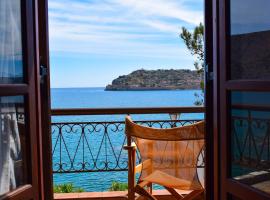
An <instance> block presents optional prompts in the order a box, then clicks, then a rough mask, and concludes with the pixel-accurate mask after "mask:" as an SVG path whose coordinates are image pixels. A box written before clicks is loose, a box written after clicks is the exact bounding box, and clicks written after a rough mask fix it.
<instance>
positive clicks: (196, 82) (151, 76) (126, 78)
mask: <svg viewBox="0 0 270 200" xmlns="http://www.w3.org/2000/svg"><path fill="white" fill-rule="evenodd" d="M200 81H201V78H200V75H199V74H198V73H197V72H196V71H191V70H185V69H181V70H173V69H171V70H162V69H159V70H144V69H141V70H137V71H134V72H132V73H130V74H128V75H123V76H119V77H118V78H116V79H114V80H113V81H112V84H110V85H107V86H106V89H105V90H111V91H114V90H115V91H117V90H183V89H200Z"/></svg>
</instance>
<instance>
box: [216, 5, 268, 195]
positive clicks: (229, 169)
mask: <svg viewBox="0 0 270 200" xmlns="http://www.w3.org/2000/svg"><path fill="white" fill-rule="evenodd" d="M216 2H218V3H219V5H218V6H217V12H216V13H217V15H216V16H217V18H218V19H219V20H218V21H217V23H216V27H217V31H218V33H219V34H218V37H217V39H216V44H215V48H216V49H215V51H216V52H218V53H217V54H216V56H215V58H216V60H218V62H216V68H215V74H216V76H215V78H216V79H217V80H216V81H215V88H216V89H217V90H216V91H217V93H216V96H215V99H216V103H217V105H216V107H215V109H214V111H215V113H216V116H217V120H216V122H217V124H215V125H216V126H215V127H218V132H217V133H218V137H219V140H218V142H219V150H220V151H219V155H218V157H217V160H218V162H219V163H218V164H219V169H218V171H219V180H218V186H217V188H218V189H219V192H220V193H219V197H218V199H221V200H233V199H237V200H255V199H256V200H261V199H270V171H269V169H270V53H269V52H270V20H269V19H270V12H269V10H270V1H268V0H258V1H254V0H220V1H216ZM216 191H217V190H215V192H216Z"/></svg>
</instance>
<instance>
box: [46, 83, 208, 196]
mask: <svg viewBox="0 0 270 200" xmlns="http://www.w3.org/2000/svg"><path fill="white" fill-rule="evenodd" d="M195 93H200V91H199V90H170V91H166V90H163V91H104V88H65V89H62V88H61V89H52V90H51V96H52V108H124V107H172V106H194V101H195V100H196V98H195V96H194V94H195ZM203 117H204V116H203V114H183V115H181V116H180V118H181V119H203ZM132 118H133V119H135V120H157V119H160V120H168V119H170V117H169V115H168V114H155V115H133V116H132ZM119 120H120V121H123V120H124V115H104V116H71V117H53V118H52V121H53V122H64V121H70V122H73V121H74V122H75V121H81V122H82V121H119ZM52 140H53V141H52V142H53V145H54V144H55V142H56V137H54V136H53V137H52ZM119 140H120V139H119ZM121 140H122V139H121ZM76 141H77V139H76ZM76 141H74V138H73V137H69V138H67V139H66V142H67V143H70V144H72V143H74V145H75V144H76ZM114 144H118V145H120V144H121V142H120V141H117V138H114ZM90 145H93V148H94V149H97V148H98V147H99V143H98V142H96V141H90ZM116 148H118V146H117V147H116ZM64 153H65V152H64ZM79 153H80V152H79ZM58 154H59V149H56V150H55V156H54V157H53V160H54V161H57V160H59V157H57V155H58ZM77 156H78V157H79V156H80V155H77ZM63 162H64V161H63ZM112 181H118V182H127V172H99V173H76V174H75V173H70V174H54V184H63V183H73V184H74V186H76V187H80V188H83V189H84V190H85V191H106V190H108V188H109V187H110V185H111V183H112Z"/></svg>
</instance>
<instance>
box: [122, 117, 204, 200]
mask: <svg viewBox="0 0 270 200" xmlns="http://www.w3.org/2000/svg"><path fill="white" fill-rule="evenodd" d="M126 135H127V146H126V149H128V156H129V191H128V192H129V194H128V197H129V199H135V193H138V194H140V195H142V196H145V197H147V198H148V199H156V198H155V197H154V196H153V195H152V194H151V193H152V188H151V187H152V184H153V183H154V184H159V185H161V186H163V187H165V188H166V189H167V190H168V191H169V192H170V193H171V194H172V195H174V196H175V197H176V198H177V199H182V200H185V199H189V200H191V199H194V198H195V197H197V196H198V195H200V194H202V193H203V192H204V189H203V186H202V185H201V182H200V180H199V177H198V173H197V171H198V170H197V165H198V158H199V154H200V152H201V151H202V148H203V147H204V138H205V134H204V122H203V121H202V122H198V123H195V124H192V125H187V126H182V127H176V128H171V129H156V128H150V127H145V126H141V125H138V124H136V123H134V122H133V121H132V120H131V118H130V117H126ZM133 141H134V142H133ZM136 149H138V151H139V153H140V156H141V164H139V165H138V166H135V165H136V162H135V157H136V156H135V152H136ZM137 172H139V173H140V177H139V180H138V183H137V184H136V185H135V173H137ZM146 187H147V188H146ZM175 189H179V190H189V191H192V192H190V193H189V194H188V195H186V196H182V195H180V194H178V193H177V192H176V190H175Z"/></svg>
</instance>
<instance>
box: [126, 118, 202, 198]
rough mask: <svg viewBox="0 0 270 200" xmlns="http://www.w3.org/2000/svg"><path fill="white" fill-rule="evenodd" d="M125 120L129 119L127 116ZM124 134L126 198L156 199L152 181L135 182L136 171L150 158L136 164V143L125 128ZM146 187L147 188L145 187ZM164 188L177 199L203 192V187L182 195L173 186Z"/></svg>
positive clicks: (197, 195)
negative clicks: (125, 137) (126, 171)
mask: <svg viewBox="0 0 270 200" xmlns="http://www.w3.org/2000/svg"><path fill="white" fill-rule="evenodd" d="M126 120H131V119H130V117H129V116H128V117H127V119H126ZM126 136H127V145H126V146H125V147H124V149H125V150H127V151H128V199H129V200H135V199H136V200H138V199H141V197H146V198H147V199H150V200H158V199H157V198H156V197H155V196H154V195H153V194H152V191H153V189H152V183H151V182H148V181H141V182H139V183H138V184H136V183H135V182H136V176H135V175H136V173H140V172H141V170H142V165H143V164H144V165H151V161H150V160H146V161H144V163H141V164H139V165H137V166H136V149H137V147H136V144H135V143H134V142H132V136H131V135H130V134H128V133H127V130H126ZM145 187H147V190H146V189H145ZM165 189H166V190H168V192H169V193H170V194H171V195H172V196H173V197H174V198H175V199H177V200H193V199H195V198H197V197H200V196H202V195H203V194H204V189H201V190H193V191H192V192H190V193H189V194H186V195H182V194H179V193H178V192H177V191H176V190H175V189H174V188H168V187H165ZM136 193H137V194H139V195H141V196H139V197H136V195H135V194H136Z"/></svg>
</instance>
